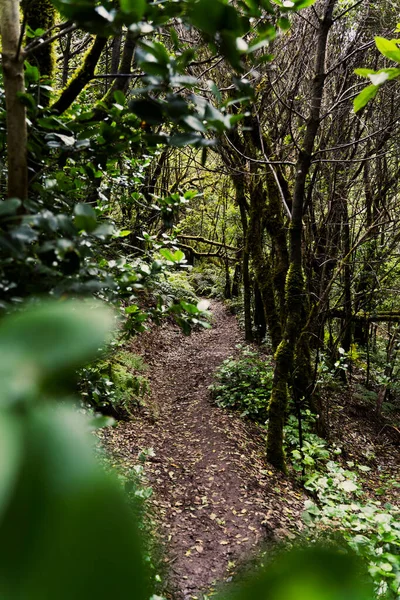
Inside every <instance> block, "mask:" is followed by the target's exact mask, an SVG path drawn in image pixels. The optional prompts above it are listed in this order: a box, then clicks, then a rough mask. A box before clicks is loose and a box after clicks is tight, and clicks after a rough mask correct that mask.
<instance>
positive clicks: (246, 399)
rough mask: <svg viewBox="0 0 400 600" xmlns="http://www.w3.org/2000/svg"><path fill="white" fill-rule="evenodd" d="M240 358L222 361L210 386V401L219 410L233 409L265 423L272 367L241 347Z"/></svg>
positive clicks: (257, 355)
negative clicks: (216, 405)
mask: <svg viewBox="0 0 400 600" xmlns="http://www.w3.org/2000/svg"><path fill="white" fill-rule="evenodd" d="M239 348H240V350H241V354H240V357H239V358H238V359H235V358H233V357H231V358H228V359H227V360H225V361H224V362H223V363H222V365H221V366H220V367H219V368H218V369H217V371H216V373H215V383H214V384H213V385H211V386H210V388H209V389H210V390H211V396H212V398H213V400H214V401H215V402H216V404H218V406H221V407H223V408H229V409H231V410H237V411H239V412H240V414H241V415H242V416H244V417H248V418H249V419H251V420H253V421H257V422H259V423H265V421H266V419H267V416H268V402H269V398H270V395H271V387H272V377H273V371H272V365H271V363H270V362H269V361H268V360H266V359H262V358H261V357H260V356H259V354H257V353H256V352H254V351H252V350H250V349H248V348H245V347H244V348H241V347H239Z"/></svg>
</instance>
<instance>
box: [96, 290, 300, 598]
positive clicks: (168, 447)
mask: <svg viewBox="0 0 400 600" xmlns="http://www.w3.org/2000/svg"><path fill="white" fill-rule="evenodd" d="M211 310H212V314H213V328H212V329H209V330H203V331H198V332H194V333H193V334H192V335H191V336H190V337H184V336H183V335H182V334H181V333H180V331H177V330H176V329H174V328H173V327H172V326H171V325H166V326H164V327H162V328H158V329H155V330H154V331H152V332H150V333H147V334H145V335H144V336H141V339H140V341H139V343H140V351H141V353H142V355H144V358H145V360H146V362H147V363H148V364H150V367H151V368H150V382H151V388H152V392H153V401H154V402H155V404H156V407H157V409H156V416H154V414H153V415H150V414H148V415H143V414H141V415H138V416H137V417H135V418H134V419H133V420H132V422H129V423H123V424H120V426H119V427H118V428H116V429H115V430H113V431H112V432H110V433H109V434H108V435H107V445H108V446H109V447H110V448H111V449H112V451H113V452H114V453H116V454H118V455H119V456H120V457H121V458H122V459H123V460H124V462H125V463H126V461H130V460H132V462H133V463H136V462H137V453H138V450H140V449H143V448H149V447H152V448H154V452H155V457H154V458H152V459H150V460H149V462H148V463H147V467H146V469H147V475H148V478H149V481H150V484H151V485H152V486H153V488H154V504H155V506H156V507H157V512H158V514H159V515H160V518H161V521H162V528H163V532H162V536H163V538H164V539H165V541H166V547H167V553H168V563H169V570H170V580H171V581H170V583H171V586H172V588H173V589H175V590H176V591H175V592H174V593H173V596H172V597H173V598H174V600H178V599H179V600H182V599H183V600H186V599H189V598H199V597H201V590H206V589H208V588H210V586H212V585H213V584H214V583H215V582H216V581H218V582H221V581H223V580H224V579H226V578H227V577H228V575H229V571H228V567H229V568H233V566H234V564H236V563H237V561H239V560H242V559H243V558H249V557H250V556H251V553H252V551H253V550H254V548H255V547H256V546H258V545H259V544H260V542H261V541H262V540H265V539H267V538H271V537H278V538H279V537H283V536H285V535H287V534H288V533H289V530H290V529H291V530H293V529H296V528H298V527H301V525H300V519H299V513H300V512H301V510H302V506H303V497H302V494H301V493H300V491H297V490H294V489H293V488H292V487H291V484H290V482H289V481H288V480H286V479H285V478H284V477H282V476H281V475H279V474H277V473H275V472H273V470H272V468H271V467H270V466H267V465H266V464H265V462H264V460H263V451H264V442H263V438H262V432H261V430H260V429H258V428H257V427H255V426H254V425H252V424H250V423H245V422H243V421H242V420H241V419H240V418H239V417H238V416H237V415H233V414H231V413H228V412H226V411H223V410H221V409H219V408H218V407H216V406H213V405H212V404H211V403H210V399H209V391H208V386H209V385H210V383H211V382H212V374H213V372H214V371H215V369H216V367H217V366H218V365H219V364H221V362H222V361H223V360H224V359H225V358H227V357H228V356H230V355H232V354H234V353H235V346H236V344H237V343H239V342H240V341H241V335H240V332H239V330H238V327H237V323H236V319H235V317H233V316H232V315H230V314H229V313H228V312H227V311H226V309H225V308H224V306H223V305H222V304H221V303H218V302H213V303H212V305H211ZM134 351H136V352H137V351H138V348H137V346H136V348H134ZM289 534H290V533H289Z"/></svg>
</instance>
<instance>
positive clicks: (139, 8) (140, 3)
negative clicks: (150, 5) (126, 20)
mask: <svg viewBox="0 0 400 600" xmlns="http://www.w3.org/2000/svg"><path fill="white" fill-rule="evenodd" d="M119 4H120V7H121V10H122V12H124V13H128V14H129V15H130V16H131V17H132V18H133V19H134V20H135V21H140V20H141V19H142V17H143V15H144V13H145V11H146V6H147V5H146V0H120V1H119Z"/></svg>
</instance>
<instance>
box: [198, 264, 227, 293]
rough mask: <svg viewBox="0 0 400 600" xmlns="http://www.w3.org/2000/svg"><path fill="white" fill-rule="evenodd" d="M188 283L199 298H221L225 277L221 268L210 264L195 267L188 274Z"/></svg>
mask: <svg viewBox="0 0 400 600" xmlns="http://www.w3.org/2000/svg"><path fill="white" fill-rule="evenodd" d="M189 281H190V283H191V285H192V286H193V288H194V289H195V291H196V293H197V294H198V295H199V296H207V297H208V298H223V296H224V287H225V277H224V274H223V271H222V269H221V267H219V266H216V265H213V264H212V263H203V264H200V265H196V267H194V268H193V269H192V270H191V271H190V273H189Z"/></svg>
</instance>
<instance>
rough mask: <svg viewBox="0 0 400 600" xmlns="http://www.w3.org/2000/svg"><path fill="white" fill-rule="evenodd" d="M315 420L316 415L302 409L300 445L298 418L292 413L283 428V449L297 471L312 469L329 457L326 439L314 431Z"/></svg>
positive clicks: (305, 471)
mask: <svg viewBox="0 0 400 600" xmlns="http://www.w3.org/2000/svg"><path fill="white" fill-rule="evenodd" d="M316 420H317V417H316V416H315V415H314V414H313V413H312V412H311V411H310V410H308V409H307V410H304V411H302V415H301V426H302V437H303V439H302V445H301V447H300V436H299V422H298V418H297V417H296V416H295V415H293V414H290V415H289V416H288V418H287V421H286V425H285V429H284V434H285V449H286V452H287V453H288V454H289V457H290V460H291V463H292V466H293V469H294V470H295V471H297V472H304V473H307V472H311V471H314V470H315V469H316V468H317V467H318V466H319V465H321V464H323V462H324V461H325V462H326V460H328V459H329V457H330V452H329V450H328V448H327V447H328V443H327V441H326V440H324V439H323V438H321V437H319V436H318V435H317V434H316V433H314V431H315V422H316Z"/></svg>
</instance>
